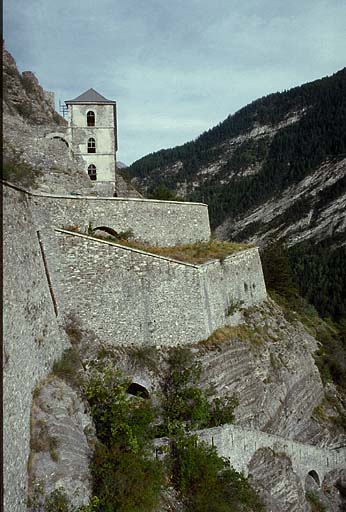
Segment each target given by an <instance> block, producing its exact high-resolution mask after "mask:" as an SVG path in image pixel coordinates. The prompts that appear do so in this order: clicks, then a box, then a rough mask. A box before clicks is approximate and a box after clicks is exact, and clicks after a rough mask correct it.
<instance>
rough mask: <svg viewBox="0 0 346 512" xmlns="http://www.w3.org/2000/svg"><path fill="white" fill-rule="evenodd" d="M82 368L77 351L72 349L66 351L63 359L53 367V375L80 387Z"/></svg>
mask: <svg viewBox="0 0 346 512" xmlns="http://www.w3.org/2000/svg"><path fill="white" fill-rule="evenodd" d="M81 368H82V363H81V359H80V357H79V354H78V352H77V350H76V349H75V348H74V347H72V348H69V349H67V350H65V351H64V353H63V355H62V357H61V359H59V361H56V362H55V363H54V365H53V373H54V375H56V376H57V377H59V378H60V379H63V380H65V381H66V382H68V383H69V384H72V385H78V384H79V383H80V382H79V378H78V370H80V369H81Z"/></svg>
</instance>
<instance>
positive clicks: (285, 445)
mask: <svg viewBox="0 0 346 512" xmlns="http://www.w3.org/2000/svg"><path fill="white" fill-rule="evenodd" d="M199 438H200V439H201V440H203V441H205V442H207V443H208V444H211V445H213V446H215V448H216V450H217V452H218V454H219V455H220V456H222V457H226V458H228V459H230V463H231V465H232V466H233V467H234V468H235V469H236V470H237V471H241V472H243V473H244V474H245V475H247V474H248V472H249V471H248V465H249V463H250V461H251V459H252V457H253V456H254V454H255V452H256V451H257V450H258V449H260V448H266V447H269V448H271V449H272V450H273V451H274V453H277V454H280V453H285V454H286V455H288V457H289V458H290V459H291V462H292V469H293V471H294V472H295V473H296V474H297V475H298V476H299V478H300V479H301V481H302V483H303V485H304V483H305V478H306V477H307V475H308V474H309V473H310V472H311V471H315V472H316V473H317V475H318V478H319V482H320V483H322V481H323V478H324V476H325V475H326V474H327V473H328V472H329V471H332V470H333V469H345V467H346V449H345V448H340V449H333V450H331V449H327V448H320V447H317V446H312V445H308V444H303V443H298V442H295V441H291V440H288V439H284V438H282V437H278V436H275V435H271V434H267V433H265V432H260V431H254V430H246V429H243V428H240V427H237V426H235V425H223V426H222V427H215V428H211V429H206V430H201V431H200V432H199Z"/></svg>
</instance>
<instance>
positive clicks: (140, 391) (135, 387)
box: [127, 382, 150, 399]
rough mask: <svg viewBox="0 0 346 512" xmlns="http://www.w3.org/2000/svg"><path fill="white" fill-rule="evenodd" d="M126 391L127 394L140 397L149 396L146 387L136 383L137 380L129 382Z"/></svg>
mask: <svg viewBox="0 0 346 512" xmlns="http://www.w3.org/2000/svg"><path fill="white" fill-rule="evenodd" d="M127 393H128V394H129V395H133V396H138V397H140V398H146V399H147V398H150V395H149V391H148V390H147V388H145V387H144V386H141V384H138V383H137V382H131V384H130V385H129V387H128V388H127Z"/></svg>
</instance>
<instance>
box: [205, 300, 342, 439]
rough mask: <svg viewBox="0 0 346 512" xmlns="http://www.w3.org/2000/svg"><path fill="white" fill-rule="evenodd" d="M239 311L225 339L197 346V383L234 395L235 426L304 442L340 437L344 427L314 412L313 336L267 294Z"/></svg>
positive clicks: (319, 396)
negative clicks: (239, 321) (288, 317)
mask: <svg viewBox="0 0 346 512" xmlns="http://www.w3.org/2000/svg"><path fill="white" fill-rule="evenodd" d="M242 315H243V322H244V323H243V324H241V325H240V326H238V327H236V328H235V329H234V333H233V334H232V333H230V334H229V335H228V339H226V340H224V341H221V342H219V343H218V342H217V341H216V342H214V343H208V342H206V343H204V344H202V345H200V346H199V347H198V352H197V356H198V358H199V359H200V361H201V362H202V366H203V374H202V381H203V385H204V386H208V385H212V386H213V387H214V389H215V394H216V395H218V396H225V395H229V394H235V395H236V396H237V397H238V399H239V406H238V407H237V409H236V424H237V425H239V426H242V427H245V428H251V429H253V430H262V431H264V432H268V433H272V434H276V435H279V436H282V437H285V438H287V439H293V440H296V441H301V442H305V443H308V444H318V445H322V446H323V445H331V446H334V445H335V444H338V443H342V442H344V440H345V432H344V430H343V429H342V428H341V427H340V426H339V427H338V426H337V425H335V424H334V423H333V421H330V420H329V419H328V418H329V417H328V415H323V414H316V411H318V410H319V409H318V407H319V406H320V404H321V403H322V401H323V400H324V397H325V390H324V387H323V384H322V381H321V378H320V375H319V372H318V369H317V367H316V365H315V360H314V357H313V354H314V352H315V351H316V350H317V348H318V343H317V341H316V339H315V338H313V336H311V335H310V334H309V333H308V332H307V331H306V329H305V328H304V327H303V325H302V324H301V323H300V322H299V321H294V318H292V320H293V321H290V322H288V321H287V320H286V319H285V317H284V315H283V312H282V310H281V308H280V307H278V306H277V305H276V304H275V303H274V302H273V301H271V300H269V301H268V302H267V303H265V304H262V305H260V306H257V307H255V308H252V309H251V310H247V311H246V310H245V311H243V312H242ZM330 414H332V413H331V411H330ZM336 414H337V413H336Z"/></svg>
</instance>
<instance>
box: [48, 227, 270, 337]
mask: <svg viewBox="0 0 346 512" xmlns="http://www.w3.org/2000/svg"><path fill="white" fill-rule="evenodd" d="M56 236H57V243H58V245H59V253H60V257H59V261H57V265H58V266H57V268H56V272H55V273H54V280H53V284H54V288H57V289H59V291H60V295H61V296H62V297H63V299H62V300H63V307H64V308H66V310H67V311H74V312H75V313H76V314H77V315H78V316H79V317H81V318H82V320H83V323H85V325H87V326H89V328H91V329H92V330H93V331H94V332H95V333H96V334H97V335H98V336H99V337H100V339H101V340H104V341H107V342H110V343H114V344H117V345H118V344H131V343H135V344H156V345H167V346H168V345H174V344H177V343H192V342H196V341H199V340H201V339H205V338H207V337H208V336H209V335H210V334H211V333H212V332H213V331H214V330H215V329H217V328H219V327H222V326H223V325H225V324H227V323H230V322H231V321H232V318H231V316H229V314H228V313H229V307H230V306H234V305H236V304H238V305H239V304H242V305H243V306H252V305H254V304H256V303H258V302H260V301H262V300H264V299H265V298H266V289H265V284H264V280H263V275H262V269H261V263H260V259H259V255H258V251H257V249H256V248H253V249H249V250H247V251H243V252H240V253H237V254H235V255H233V256H230V257H228V258H226V259H225V260H224V261H223V262H220V261H213V262H209V263H207V264H204V265H192V264H188V263H182V262H178V261H175V260H171V259H168V258H164V257H160V256H156V255H152V254H148V253H144V252H142V251H138V250H135V249H130V248H127V247H123V246H120V245H114V244H110V243H108V242H104V241H100V240H97V239H94V238H91V237H87V236H84V235H79V234H76V233H68V232H66V231H62V230H56ZM45 245H47V246H49V245H50V242H49V240H46V241H45ZM55 252H56V251H55V250H49V249H48V248H47V254H48V255H50V256H51V258H52V259H54V253H55Z"/></svg>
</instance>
